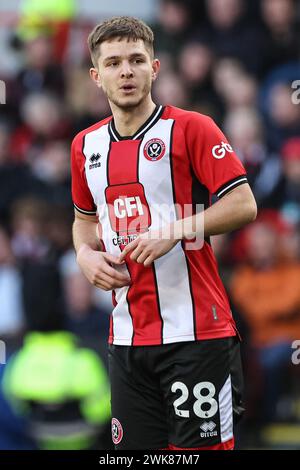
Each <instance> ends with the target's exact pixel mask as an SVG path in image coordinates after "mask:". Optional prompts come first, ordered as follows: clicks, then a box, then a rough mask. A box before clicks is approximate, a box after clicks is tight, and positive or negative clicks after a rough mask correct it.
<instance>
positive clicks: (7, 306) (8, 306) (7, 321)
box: [0, 226, 24, 354]
mask: <svg viewBox="0 0 300 470" xmlns="http://www.w3.org/2000/svg"><path fill="white" fill-rule="evenodd" d="M0 299H1V300H0V305H1V307H0V339H1V340H2V341H5V343H6V348H7V354H10V353H11V352H12V351H13V350H14V348H15V347H16V345H17V344H18V342H19V341H20V339H21V334H22V331H23V328H24V315H23V298H22V280H21V276H20V273H19V270H18V268H17V266H16V260H15V257H14V254H13V252H12V249H11V244H10V239H9V236H8V234H7V233H6V231H5V230H4V228H3V227H1V226H0Z"/></svg>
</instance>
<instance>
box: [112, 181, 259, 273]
mask: <svg viewBox="0 0 300 470" xmlns="http://www.w3.org/2000/svg"><path fill="white" fill-rule="evenodd" d="M256 214H257V207H256V202H255V199H254V196H253V194H252V191H251V189H250V186H249V185H248V184H243V185H241V186H238V187H237V188H235V189H233V190H232V191H230V192H229V193H227V194H226V195H225V196H224V197H223V198H222V199H220V200H219V201H217V202H216V203H215V204H213V205H212V206H211V207H209V208H208V209H206V210H205V211H204V212H201V213H199V214H196V215H193V216H191V217H186V218H184V219H180V220H177V221H176V222H174V223H173V224H170V227H169V230H168V231H166V232H165V233H169V234H170V236H169V238H162V235H161V233H159V232H158V231H151V230H150V231H149V232H146V233H144V234H142V235H140V236H139V237H138V238H136V239H135V240H134V241H132V242H131V243H129V244H128V245H127V246H126V247H125V249H124V250H123V252H122V254H121V256H120V258H119V259H120V261H122V260H124V259H125V256H126V255H127V254H128V253H129V252H132V253H131V255H130V258H131V259H132V260H135V261H137V262H138V263H144V265H145V266H150V264H151V263H153V261H154V260H156V259H157V258H160V257H161V256H163V255H164V254H166V253H168V251H170V250H171V249H172V248H173V247H174V246H175V245H176V243H178V242H179V241H180V240H182V239H192V238H195V237H203V236H205V237H207V236H210V235H218V234H220V233H226V232H230V231H232V230H236V229H238V228H240V227H242V226H243V225H246V224H247V223H249V222H252V221H253V220H255V218H256Z"/></svg>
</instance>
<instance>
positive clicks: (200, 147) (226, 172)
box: [186, 113, 247, 198]
mask: <svg viewBox="0 0 300 470" xmlns="http://www.w3.org/2000/svg"><path fill="white" fill-rule="evenodd" d="M186 137H187V146H188V149H189V155H190V159H191V164H192V168H193V171H194V172H195V175H196V177H197V179H198V180H199V181H200V182H201V183H202V184H204V185H205V186H206V187H207V188H208V190H209V191H210V193H211V194H216V195H217V196H218V197H219V198H220V197H222V196H224V195H225V194H226V193H227V192H229V191H231V190H232V189H234V188H235V187H237V186H239V185H241V184H244V183H247V176H246V170H245V168H244V167H243V165H242V163H241V162H240V160H239V158H238V157H237V155H236V154H235V152H234V151H233V149H232V147H231V145H230V144H229V142H228V140H227V139H226V137H225V135H224V134H223V132H222V131H221V130H220V129H219V127H218V126H217V125H216V124H215V123H214V121H213V120H212V119H211V118H209V117H208V116H204V115H201V114H197V113H192V118H191V119H190V121H189V122H188V124H187V129H186Z"/></svg>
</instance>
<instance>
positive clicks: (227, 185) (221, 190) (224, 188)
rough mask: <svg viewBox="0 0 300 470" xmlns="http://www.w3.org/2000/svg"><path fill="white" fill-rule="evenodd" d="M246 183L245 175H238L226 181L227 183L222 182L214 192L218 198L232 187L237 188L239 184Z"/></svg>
mask: <svg viewBox="0 0 300 470" xmlns="http://www.w3.org/2000/svg"><path fill="white" fill-rule="evenodd" d="M245 183H248V180H247V176H246V175H240V176H237V177H236V178H233V179H232V180H229V181H227V183H225V184H223V185H222V186H221V187H220V188H219V189H218V190H217V191H216V192H215V194H216V196H217V197H218V198H219V199H220V198H221V197H223V196H225V194H227V193H229V191H232V190H233V189H234V188H237V187H238V186H240V185H241V184H245Z"/></svg>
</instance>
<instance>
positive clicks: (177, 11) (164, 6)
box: [153, 0, 193, 60]
mask: <svg viewBox="0 0 300 470" xmlns="http://www.w3.org/2000/svg"><path fill="white" fill-rule="evenodd" d="M157 20H158V22H157V23H156V25H154V26H153V32H154V35H155V43H156V48H157V51H158V52H161V51H163V52H165V51H167V52H168V53H169V54H171V56H172V57H173V59H175V60H176V58H177V57H178V54H179V52H180V50H181V48H182V47H183V45H185V44H186V40H187V38H188V37H189V36H190V35H191V31H192V25H193V23H192V15H191V10H190V8H189V5H188V2H186V1H185V2H184V1H182V0H161V1H160V3H159V10H158V18H157Z"/></svg>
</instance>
